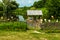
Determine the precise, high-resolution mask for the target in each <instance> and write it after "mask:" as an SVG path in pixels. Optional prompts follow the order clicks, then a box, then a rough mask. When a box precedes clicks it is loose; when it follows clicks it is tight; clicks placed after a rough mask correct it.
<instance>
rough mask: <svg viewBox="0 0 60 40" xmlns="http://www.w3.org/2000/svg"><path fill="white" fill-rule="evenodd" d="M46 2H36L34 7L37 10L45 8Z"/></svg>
mask: <svg viewBox="0 0 60 40" xmlns="http://www.w3.org/2000/svg"><path fill="white" fill-rule="evenodd" d="M45 3H46V0H40V1H38V2H34V4H33V6H34V7H36V8H43V7H45Z"/></svg>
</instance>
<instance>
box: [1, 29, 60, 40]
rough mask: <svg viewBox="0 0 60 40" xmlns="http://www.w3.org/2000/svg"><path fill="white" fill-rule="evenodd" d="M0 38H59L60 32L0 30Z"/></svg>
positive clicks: (37, 39) (15, 39)
mask: <svg viewBox="0 0 60 40" xmlns="http://www.w3.org/2000/svg"><path fill="white" fill-rule="evenodd" d="M0 40H60V33H44V32H41V33H34V30H28V31H25V32H24V31H23V32H22V31H0Z"/></svg>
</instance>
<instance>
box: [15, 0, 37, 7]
mask: <svg viewBox="0 0 60 40" xmlns="http://www.w3.org/2000/svg"><path fill="white" fill-rule="evenodd" d="M35 1H36V2H37V1H38V0H16V2H17V3H19V7H24V6H28V7H29V6H32V5H33V3H34V2H35Z"/></svg>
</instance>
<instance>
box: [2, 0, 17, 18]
mask: <svg viewBox="0 0 60 40" xmlns="http://www.w3.org/2000/svg"><path fill="white" fill-rule="evenodd" d="M2 1H3V11H4V13H3V15H4V16H5V17H7V18H8V17H9V15H10V14H11V13H12V12H13V10H15V9H17V8H18V4H17V3H16V1H12V0H2Z"/></svg>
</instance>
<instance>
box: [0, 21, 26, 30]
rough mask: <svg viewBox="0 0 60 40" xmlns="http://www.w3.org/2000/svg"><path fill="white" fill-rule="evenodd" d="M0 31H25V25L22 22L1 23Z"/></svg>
mask: <svg viewBox="0 0 60 40" xmlns="http://www.w3.org/2000/svg"><path fill="white" fill-rule="evenodd" d="M0 30H27V24H26V23H24V22H2V23H0Z"/></svg>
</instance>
